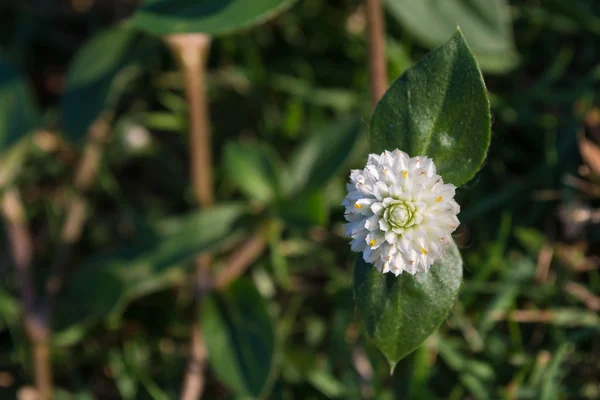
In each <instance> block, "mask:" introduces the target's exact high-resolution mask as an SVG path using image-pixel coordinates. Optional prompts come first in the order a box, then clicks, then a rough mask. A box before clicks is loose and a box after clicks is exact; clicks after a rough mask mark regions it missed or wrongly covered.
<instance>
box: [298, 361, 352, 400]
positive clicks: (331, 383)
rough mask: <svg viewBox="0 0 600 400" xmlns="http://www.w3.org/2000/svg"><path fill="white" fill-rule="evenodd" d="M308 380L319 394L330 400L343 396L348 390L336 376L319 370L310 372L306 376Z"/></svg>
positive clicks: (315, 369)
mask: <svg viewBox="0 0 600 400" xmlns="http://www.w3.org/2000/svg"><path fill="white" fill-rule="evenodd" d="M306 379H307V380H308V381H309V382H310V384H311V385H313V386H314V387H315V388H316V389H317V390H318V391H319V392H321V393H323V394H324V395H325V396H326V397H328V398H330V399H333V398H337V397H340V396H342V395H343V394H344V392H345V390H346V388H345V386H344V385H343V384H342V382H340V381H339V380H337V379H336V378H335V377H334V376H332V375H331V374H329V373H327V372H326V371H323V370H319V369H317V368H313V369H312V371H310V372H309V373H308V375H307V376H306Z"/></svg>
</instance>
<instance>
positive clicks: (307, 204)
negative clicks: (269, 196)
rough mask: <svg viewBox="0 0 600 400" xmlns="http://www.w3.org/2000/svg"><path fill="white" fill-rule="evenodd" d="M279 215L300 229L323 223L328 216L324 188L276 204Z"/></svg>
mask: <svg viewBox="0 0 600 400" xmlns="http://www.w3.org/2000/svg"><path fill="white" fill-rule="evenodd" d="M278 209H279V215H280V216H281V218H282V219H283V220H284V221H285V222H286V223H288V224H289V225H290V226H296V227H298V228H301V229H306V228H310V227H312V226H314V225H325V224H326V223H327V220H328V218H329V215H328V211H329V208H328V207H327V198H326V195H325V189H319V190H314V191H310V192H306V193H302V194H301V195H299V196H296V197H292V198H291V199H289V200H287V201H284V202H282V203H281V204H279V205H278Z"/></svg>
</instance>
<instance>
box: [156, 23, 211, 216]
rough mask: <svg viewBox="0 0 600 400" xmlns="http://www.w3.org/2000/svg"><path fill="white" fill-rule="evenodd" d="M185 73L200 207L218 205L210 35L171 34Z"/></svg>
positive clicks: (193, 159) (194, 169)
mask: <svg viewBox="0 0 600 400" xmlns="http://www.w3.org/2000/svg"><path fill="white" fill-rule="evenodd" d="M167 43H169V45H170V46H171V48H172V49H173V52H174V53H175V55H176V57H177V60H178V61H179V67H180V69H181V72H182V73H183V76H184V82H185V91H186V97H187V101H188V105H189V118H190V152H191V154H190V156H191V164H192V171H191V173H192V185H193V189H194V194H195V196H196V200H197V201H198V204H199V205H200V207H210V206H212V205H213V204H214V197H213V188H212V163H211V140H210V124H209V116H208V105H207V100H206V87H205V83H204V80H205V76H206V62H207V59H208V52H209V50H210V37H209V36H207V35H204V34H201V33H190V34H178V35H171V36H168V37H167Z"/></svg>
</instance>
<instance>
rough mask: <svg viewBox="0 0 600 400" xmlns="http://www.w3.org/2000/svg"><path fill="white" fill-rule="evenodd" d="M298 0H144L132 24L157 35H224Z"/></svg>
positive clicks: (256, 23)
mask: <svg viewBox="0 0 600 400" xmlns="http://www.w3.org/2000/svg"><path fill="white" fill-rule="evenodd" d="M294 1H295V0H253V1H252V2H250V3H249V2H247V1H244V0H195V1H194V0H144V2H143V3H142V5H141V6H140V8H139V9H138V10H137V11H136V13H135V14H134V16H133V18H132V20H131V23H132V25H133V26H134V27H136V28H137V29H140V30H143V31H146V32H150V33H154V34H158V35H168V34H171V33H186V32H202V33H208V34H210V35H223V34H228V33H233V32H236V31H239V30H241V29H245V28H249V27H251V26H253V25H258V24H260V23H261V22H263V21H265V20H267V19H268V18H271V17H273V16H274V15H276V14H277V13H279V12H281V11H283V10H285V9H286V8H287V7H289V6H291V5H292V4H293V3H294Z"/></svg>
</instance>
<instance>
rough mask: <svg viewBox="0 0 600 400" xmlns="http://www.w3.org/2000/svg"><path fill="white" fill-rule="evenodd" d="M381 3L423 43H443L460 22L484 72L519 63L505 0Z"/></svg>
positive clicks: (504, 70)
mask: <svg viewBox="0 0 600 400" xmlns="http://www.w3.org/2000/svg"><path fill="white" fill-rule="evenodd" d="M385 4H386V6H387V8H388V10H390V12H391V13H392V15H393V16H394V17H395V18H396V19H397V20H398V22H400V23H401V24H402V25H404V26H405V27H406V28H407V29H408V30H409V31H410V32H411V33H412V34H414V35H415V37H416V38H417V39H418V40H420V41H421V42H422V43H424V44H425V45H427V46H439V45H440V44H442V43H444V41H445V40H446V38H447V37H448V36H449V35H451V34H452V32H454V30H455V29H456V26H458V25H460V27H461V29H462V30H463V31H464V33H465V36H466V37H467V39H468V40H469V43H470V44H471V48H472V49H473V52H474V53H475V55H476V56H477V60H478V61H479V63H480V64H481V68H482V69H483V70H484V71H486V72H493V73H503V72H507V71H509V70H511V69H513V68H514V67H515V66H516V65H517V64H518V62H519V56H518V54H517V51H516V49H515V44H514V41H513V34H512V21H511V14H510V8H509V4H508V2H507V1H506V0H442V1H423V0H386V2H385Z"/></svg>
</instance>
